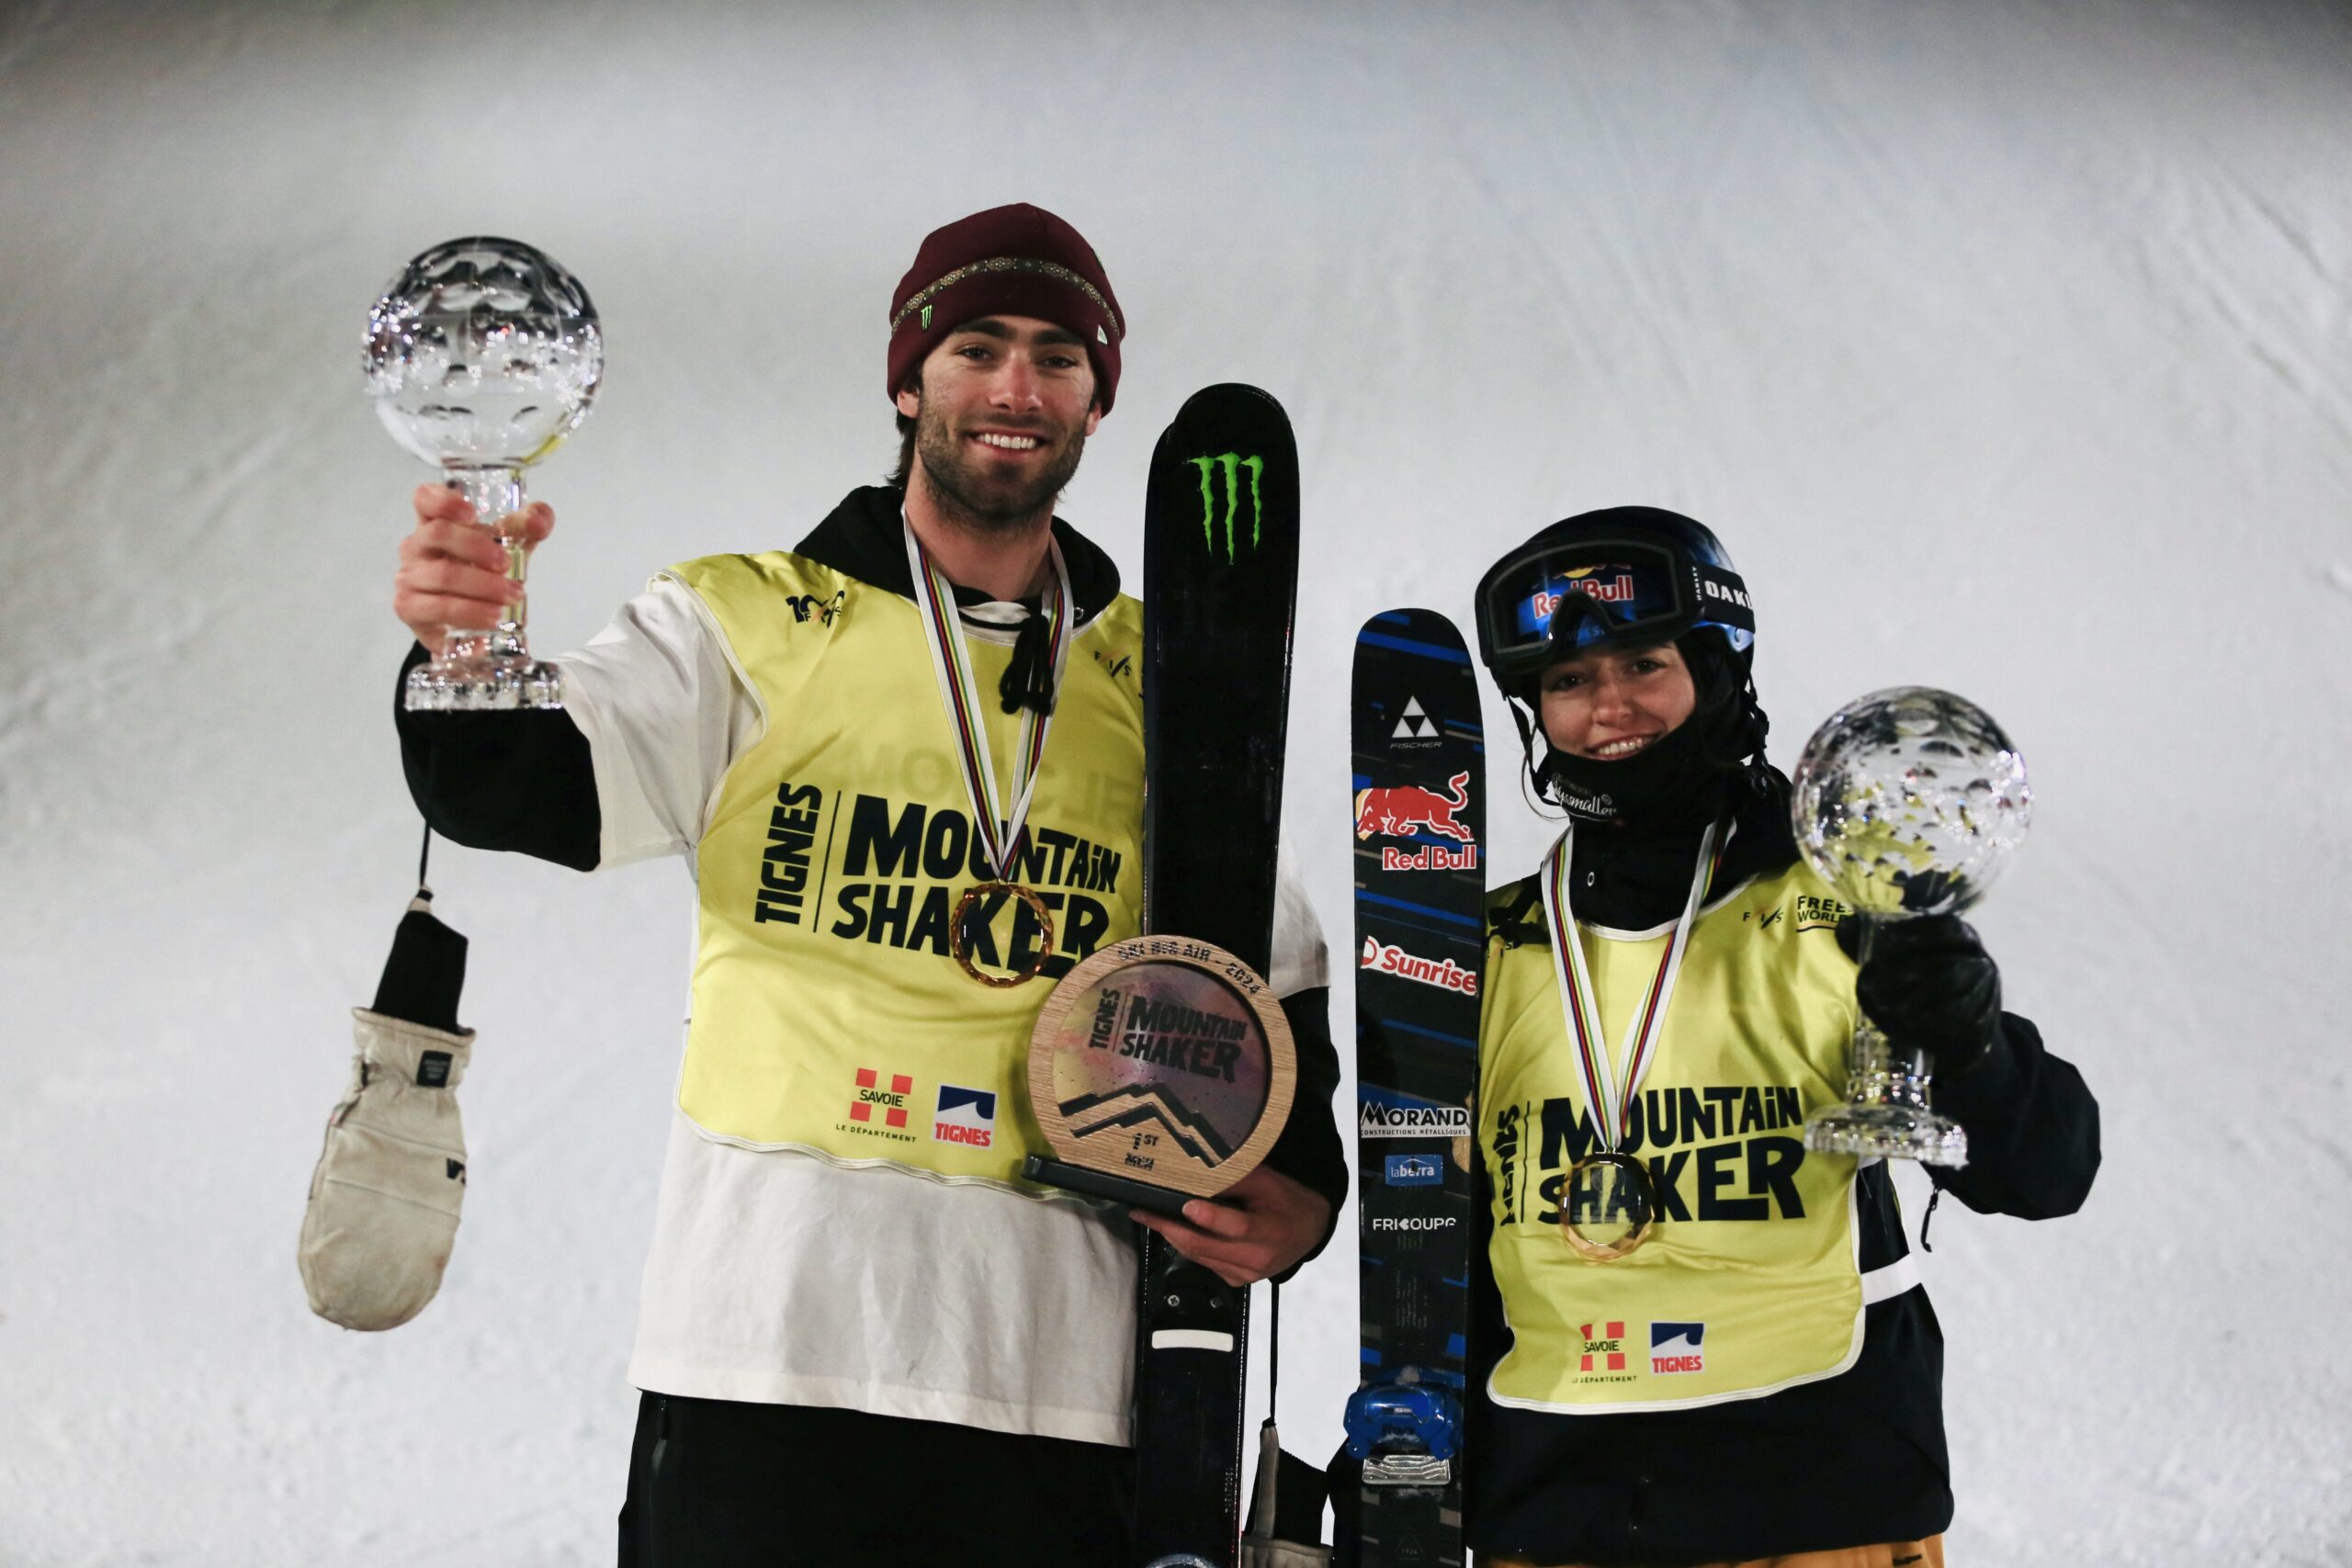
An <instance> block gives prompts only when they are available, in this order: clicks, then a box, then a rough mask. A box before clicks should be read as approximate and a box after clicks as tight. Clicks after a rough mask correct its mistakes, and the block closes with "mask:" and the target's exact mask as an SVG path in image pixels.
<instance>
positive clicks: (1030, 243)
mask: <svg viewBox="0 0 2352 1568" xmlns="http://www.w3.org/2000/svg"><path fill="white" fill-rule="evenodd" d="M994 315H1007V316H1035V318H1037V319H1038V320H1039V321H1051V322H1053V323H1054V324H1055V325H1056V326H1058V327H1065V328H1067V329H1069V331H1070V332H1071V333H1075V334H1077V336H1078V337H1079V338H1080V339H1081V340H1082V341H1083V342H1084V343H1085V344H1086V353H1087V357H1088V358H1090V359H1091V360H1092V361H1093V364H1094V401H1095V406H1096V407H1097V408H1099V409H1101V410H1102V411H1103V412H1105V413H1108V412H1110V410H1111V400H1112V397H1113V395H1114V393H1115V392H1117V391H1118V389H1119V340H1120V339H1121V338H1123V337H1125V335H1126V322H1125V318H1124V317H1123V316H1121V315H1120V314H1119V299H1118V296H1117V295H1115V294H1114V293H1112V292H1111V280H1110V279H1109V278H1108V277H1106V276H1103V263H1102V260H1101V258H1100V257H1098V256H1096V255H1095V254H1094V247H1093V246H1091V245H1090V244H1088V243H1086V237H1085V236H1084V235H1082V234H1080V232H1079V231H1077V230H1075V229H1073V228H1071V227H1070V226H1069V224H1068V223H1066V222H1064V221H1063V220H1060V219H1059V218H1057V217H1055V216H1054V215H1053V214H1052V213H1050V212H1048V211H1046V209H1044V208H1042V207H1032V206H1030V205H1029V204H1028V203H1027V202H1015V203H1013V204H1012V206H1009V207H991V208H989V209H988V210H987V211H985V212H975V213H973V214H972V215H971V216H970V217H968V218H959V219H957V220H956V221H955V222H953V223H950V224H947V225H946V226H945V227H944V228H939V229H933V231H931V232H930V233H929V234H927V235H925V236H924V237H923V242H922V249H920V250H918V251H917V252H916V253H915V261H914V265H912V266H910V267H909V268H908V269H907V275H906V276H904V277H902V278H900V279H899V287H898V289H897V291H896V292H895V293H893V294H892V295H891V297H890V349H889V370H890V384H889V387H888V393H889V396H890V397H891V399H892V400H896V399H897V397H898V395H899V390H900V389H902V388H904V387H905V386H906V384H907V381H908V378H910V377H911V376H913V375H914V373H915V369H916V367H918V366H920V365H922V362H923V358H924V356H925V355H928V354H930V353H931V351H932V350H933V349H934V348H936V347H938V346H939V344H940V342H941V340H943V339H944V338H945V337H946V336H947V334H948V333H952V332H954V331H955V330H956V328H957V327H959V326H962V325H963V324H964V323H965V322H966V321H978V319H979V318H981V317H983V316H994Z"/></svg>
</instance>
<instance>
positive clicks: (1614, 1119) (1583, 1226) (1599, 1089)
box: [1538, 822, 1731, 1263]
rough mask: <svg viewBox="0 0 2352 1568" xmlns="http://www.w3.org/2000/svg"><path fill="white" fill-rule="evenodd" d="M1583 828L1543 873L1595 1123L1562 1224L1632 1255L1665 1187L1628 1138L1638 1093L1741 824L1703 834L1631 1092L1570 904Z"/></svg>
mask: <svg viewBox="0 0 2352 1568" xmlns="http://www.w3.org/2000/svg"><path fill="white" fill-rule="evenodd" d="M1576 832H1577V829H1576V824H1575V823H1574V822H1570V823H1569V824H1568V826H1567V828H1566V830H1565V831H1563V832H1562V833H1561V835H1560V838H1559V841H1558V842H1557V843H1555V844H1554V845H1553V846H1552V853H1551V855H1550V857H1549V858H1548V859H1547V861H1546V862H1545V864H1544V874H1543V875H1542V876H1541V877H1540V878H1539V879H1538V885H1539V886H1541V888H1542V889H1543V894H1544V918H1545V922H1546V924H1548V925H1549V927H1550V928H1551V932H1552V973H1553V975H1554V976H1555V977H1556V978H1557V979H1558V981H1559V984H1560V1010H1561V1011H1562V1012H1563V1013H1565V1014H1566V1016H1567V1023H1568V1036H1569V1038H1570V1039H1571V1040H1573V1041H1574V1042H1575V1043H1576V1047H1577V1064H1578V1067H1579V1072H1578V1078H1579V1081H1580V1083H1581V1084H1582V1087H1583V1091H1584V1099H1585V1103H1586V1105H1587V1106H1588V1107H1589V1110H1590V1111H1591V1114H1592V1128H1593V1148H1592V1152H1591V1153H1589V1154H1587V1155H1585V1156H1583V1157H1582V1158H1579V1159H1576V1160H1572V1161H1571V1162H1570V1163H1569V1166H1568V1179H1567V1181H1566V1183H1565V1190H1563V1191H1562V1193H1561V1195H1560V1231H1561V1234H1562V1235H1565V1236H1566V1238H1567V1243H1568V1245H1569V1246H1570V1247H1574V1248H1576V1250H1577V1252H1578V1253H1580V1254H1582V1255H1583V1256H1584V1257H1587V1258H1592V1259H1593V1260H1594V1261H1596V1262H1601V1263H1608V1262H1613V1261H1615V1260H1616V1259H1618V1258H1624V1257H1627V1256H1629V1255H1631V1254H1632V1253H1633V1252H1634V1250H1635V1249H1636V1248H1638V1247H1640V1246H1641V1245H1642V1244H1643V1243H1644V1242H1645V1241H1647V1240H1648V1239H1649V1238H1650V1231H1651V1229H1652V1227H1653V1226H1654V1225H1656V1224H1657V1208H1658V1205H1657V1187H1656V1185H1655V1184H1654V1183H1653V1182H1652V1180H1651V1178H1650V1172H1649V1169H1648V1168H1647V1167H1646V1166H1645V1165H1643V1164H1642V1162H1641V1161H1640V1160H1638V1159H1635V1158H1634V1156H1631V1155H1629V1154H1626V1153H1624V1152H1623V1150H1622V1149H1621V1148H1620V1146H1619V1145H1622V1144H1623V1143H1624V1141H1625V1128H1626V1124H1627V1122H1629V1121H1630V1119H1631V1116H1632V1111H1633V1104H1634V1096H1635V1095H1636V1094H1638V1093H1640V1092H1641V1087H1642V1079H1643V1078H1644V1077H1647V1076H1648V1073H1649V1070H1650V1064H1651V1063H1652V1062H1653V1061H1655V1060H1656V1059H1657V1048H1658V1040H1659V1037H1660V1035H1661V1034H1662V1033H1663V1032H1664V1026H1665V1023H1666V1010H1667V1008H1668V1005H1669V1004H1670V1003H1671V1002H1672V1000H1673V998H1674V982H1675V979H1676V977H1677V976H1679V975H1680V974H1681V972H1682V955H1683V953H1684V951H1685V950H1686V949H1687V948H1688V947H1689V946H1690V943H1691V927H1692V926H1693V925H1694V924H1696V923H1697V918H1698V913H1699V906H1700V904H1701V903H1702V901H1703V900H1704V899H1705V897H1706V892H1707V888H1708V886H1709V885H1710V884H1711V883H1713V881H1714V876H1715V868H1716V867H1717V866H1718V865H1720V864H1721V863H1722V862H1723V848H1724V846H1725V845H1728V844H1729V843H1730V842H1731V833H1730V830H1729V829H1724V828H1723V827H1722V825H1721V824H1710V825H1709V826H1708V828H1707V830H1706V832H1705V833H1704V834H1703V835H1702V836H1701V838H1700V840H1699V862H1698V865H1697V867H1696V868H1695V869H1694V870H1693V871H1692V873H1691V896H1690V897H1689V898H1688V899H1686V900H1685V901H1684V903H1683V906H1682V917H1681V919H1678V920H1676V921H1675V922H1674V928H1673V931H1672V932H1671V933H1670V934H1669V936H1668V941H1667V944H1666V956H1665V957H1664V958H1662V959H1661V960H1659V962H1658V966H1657V975H1656V976H1654V977H1653V978H1652V979H1651V981H1650V984H1649V987H1648V989H1647V991H1646V992H1645V993H1644V995H1643V998H1642V1005H1641V1006H1640V1007H1639V1008H1638V1009H1636V1010H1635V1011H1634V1017H1633V1020H1632V1021H1631V1022H1630V1023H1628V1025H1627V1026H1626V1030H1625V1042H1624V1049H1623V1056H1624V1062H1625V1074H1624V1079H1625V1081H1624V1088H1623V1090H1622V1092H1621V1091H1620V1089H1618V1087H1617V1077H1616V1073H1615V1071H1614V1069H1613V1066H1612V1064H1611V1061H1610V1056H1609V1044H1608V1042H1607V1040H1606V1039H1605V1038H1604V1037H1603V1036H1602V1034H1601V1029H1600V999H1599V998H1598V997H1597V995H1596V994H1595V993H1594V990H1593V986H1592V972H1591V970H1590V969H1589V968H1588V967H1587V966H1586V964H1585V957H1584V944H1583V943H1582V942H1580V941H1578V940H1577V925H1576V915H1575V913H1574V911H1573V910H1572V909H1571V908H1570V907H1569V901H1568V872H1569V867H1570V865H1571V863H1573V861H1574V858H1575V856H1574V850H1575V846H1576ZM1718 840H1720V842H1719V841H1718Z"/></svg>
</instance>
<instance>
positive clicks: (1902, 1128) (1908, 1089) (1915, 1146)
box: [1804, 923, 1968, 1167]
mask: <svg viewBox="0 0 2352 1568" xmlns="http://www.w3.org/2000/svg"><path fill="white" fill-rule="evenodd" d="M1875 930H1876V927H1875V924H1874V923H1871V924H1865V925H1864V926H1863V927H1862V931H1861V940H1860V942H1859V943H1858V944H1857V945H1858V946H1859V948H1860V953H1858V954H1857V958H1858V961H1859V962H1860V963H1863V964H1867V963H1869V962H1870V956H1871V936H1872V935H1873V933H1874V931H1875ZM1933 1077H1934V1073H1933V1069H1932V1064H1931V1062H1930V1060H1929V1058H1928V1053H1926V1052H1925V1051H1919V1050H1908V1049H1904V1050H1898V1049H1897V1048H1896V1047H1895V1045H1894V1042H1892V1041H1890V1040H1889V1039H1887V1037H1886V1034H1885V1032H1884V1031H1883V1030H1881V1029H1880V1028H1879V1026H1878V1025H1877V1024H1875V1023H1872V1022H1871V1021H1870V1019H1869V1018H1868V1017H1867V1016H1864V1017H1861V1018H1860V1019H1858V1020H1857V1021H1856V1023H1855V1026H1854V1045H1853V1056H1852V1059H1851V1063H1850V1065H1849V1067H1848V1069H1847V1077H1846V1100H1845V1103H1844V1104H1842V1105H1832V1106H1825V1107H1823V1108H1822V1109H1821V1110H1819V1111H1815V1112H1814V1113H1813V1114H1812V1115H1811V1116H1809V1117H1807V1118H1806V1119H1805V1127H1804V1145H1805V1147H1807V1148H1809V1149H1818V1150H1823V1151H1825V1152H1828V1153H1834V1154H1849V1155H1854V1156H1863V1157H1867V1156H1879V1157H1881V1158H1884V1159H1916V1160H1920V1161H1923V1162H1925V1163H1926V1164H1928V1165H1942V1166H1954V1167H1957V1166H1962V1165H1966V1164H1967V1163H1968V1134H1967V1133H1966V1132H1965V1131H1964V1130H1962V1127H1961V1126H1960V1124H1959V1123H1958V1122H1953V1121H1951V1119H1950V1118H1948V1117H1943V1116H1939V1115H1937V1114H1936V1112H1935V1111H1934V1109H1933V1108H1932V1107H1931V1106H1929V1105H1928V1083H1929V1081H1930V1080H1931V1079H1932V1078H1933Z"/></svg>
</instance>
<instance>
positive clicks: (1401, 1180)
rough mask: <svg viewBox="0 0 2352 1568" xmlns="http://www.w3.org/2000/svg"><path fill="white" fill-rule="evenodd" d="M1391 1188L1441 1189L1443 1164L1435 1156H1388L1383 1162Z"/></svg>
mask: <svg viewBox="0 0 2352 1568" xmlns="http://www.w3.org/2000/svg"><path fill="white" fill-rule="evenodd" d="M1383 1169H1384V1170H1385V1173H1386V1179H1387V1182H1388V1185H1389V1186H1391V1187H1442V1186H1443V1185H1444V1184H1445V1164H1444V1162H1443V1161H1442V1160H1440V1159H1439V1158H1438V1157H1437V1156H1435V1155H1390V1156H1388V1157H1387V1158H1386V1159H1385V1161H1384V1162H1383Z"/></svg>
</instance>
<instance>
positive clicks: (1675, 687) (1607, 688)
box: [1536, 642, 1699, 762]
mask: <svg viewBox="0 0 2352 1568" xmlns="http://www.w3.org/2000/svg"><path fill="white" fill-rule="evenodd" d="M1536 689H1537V693H1538V695H1539V697H1540V699H1541V702H1540V705H1539V707H1538V709H1537V712H1538V715H1539V716H1540V717H1541V718H1542V720H1543V724H1544V734H1545V735H1546V736H1547V737H1549V738H1550V739H1551V742H1552V744H1553V745H1554V746H1555V747H1557V748H1558V749H1559V750H1563V751H1566V752H1567V753H1568V754H1569V755H1570V756H1573V757H1589V758H1591V759H1592V760H1593V761H1601V762H1613V761H1621V760H1623V758H1626V757H1631V756H1634V755H1637V754H1638V753H1640V752H1641V751H1642V750H1644V749H1645V748H1646V747H1649V746H1652V745H1655V744H1656V743H1657V742H1658V741H1659V740H1661V739H1665V738H1666V737H1667V736H1668V735H1669V734H1671V733H1672V732H1673V731H1674V730H1675V729H1676V728H1679V726H1680V725H1681V723H1682V721H1683V720H1684V719H1686V718H1689V717H1690V716H1691V710H1692V709H1694V708H1696V707H1697V706H1698V705H1699V694H1698V688H1697V687H1696V686H1695V685H1693V684H1692V682H1691V669H1690V666H1688V665H1686V664H1685V663H1683V662H1682V652H1681V650H1680V649H1678V648H1676V647H1675V646H1674V645H1673V644H1672V643H1670V642H1660V643H1652V644H1649V645H1647V646H1645V647H1629V648H1611V647H1609V646H1607V645H1605V644H1604V645H1602V646H1600V647H1597V648H1590V649H1584V650H1582V651H1580V652H1578V653H1576V654H1574V655H1572V656H1571V657H1569V658H1566V659H1563V660H1559V661H1558V662H1557V663H1555V664H1552V665H1550V666H1548V667H1547V668H1546V669H1545V670H1544V675H1543V679H1542V680H1541V681H1539V682H1537V687H1536Z"/></svg>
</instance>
